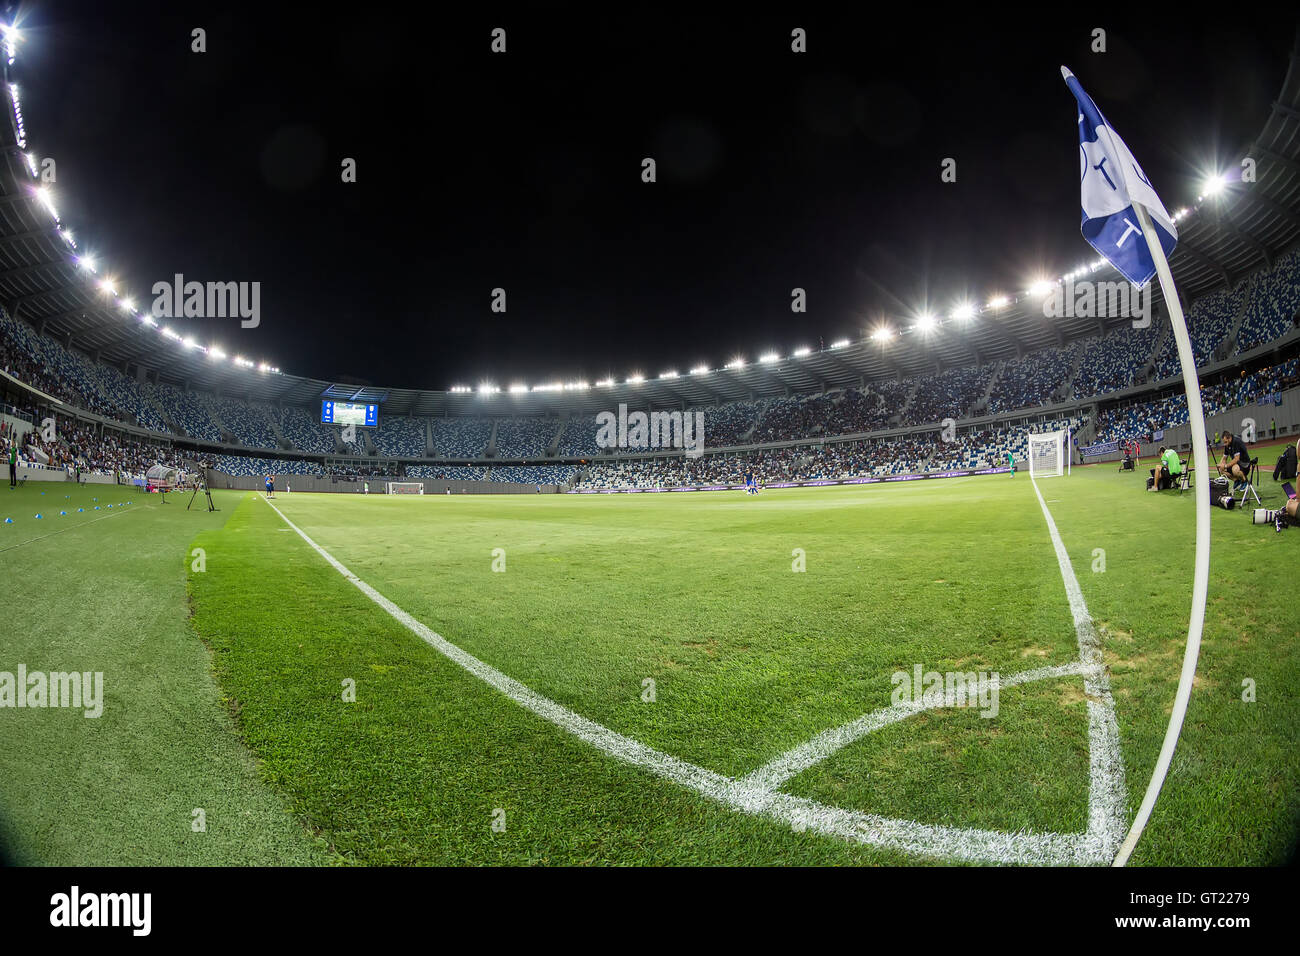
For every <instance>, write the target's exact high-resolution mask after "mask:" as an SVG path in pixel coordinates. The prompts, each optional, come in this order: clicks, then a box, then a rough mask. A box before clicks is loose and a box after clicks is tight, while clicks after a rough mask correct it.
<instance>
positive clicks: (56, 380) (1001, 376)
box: [0, 252, 1300, 487]
mask: <svg viewBox="0 0 1300 956" xmlns="http://www.w3.org/2000/svg"><path fill="white" fill-rule="evenodd" d="M1298 272H1300V253H1297V252H1292V253H1290V254H1288V255H1285V256H1283V257H1281V258H1280V259H1279V260H1278V261H1277V263H1276V264H1275V266H1274V268H1273V269H1272V270H1271V271H1263V272H1261V273H1259V274H1257V275H1256V276H1254V277H1253V278H1249V279H1247V280H1244V281H1242V282H1241V283H1239V284H1238V286H1237V287H1236V288H1235V289H1233V290H1227V289H1220V290H1218V291H1215V292H1211V293H1208V294H1207V295H1204V296H1202V297H1201V298H1200V299H1198V300H1197V301H1196V302H1195V303H1193V304H1192V306H1191V307H1190V308H1189V310H1188V320H1189V325H1190V329H1191V335H1192V339H1193V347H1194V350H1195V351H1196V353H1197V356H1198V362H1206V361H1209V360H1210V359H1211V358H1212V357H1213V356H1214V355H1215V352H1216V350H1220V353H1221V354H1222V347H1223V346H1225V345H1226V344H1227V343H1228V340H1229V337H1230V336H1231V334H1232V329H1233V324H1234V322H1236V321H1237V319H1238V318H1240V319H1241V327H1240V329H1239V330H1238V351H1245V350H1249V349H1251V348H1254V347H1255V346H1257V345H1259V344H1261V343H1264V342H1269V341H1273V340H1274V339H1275V338H1277V337H1278V336H1282V335H1286V334H1287V333H1288V332H1289V331H1290V330H1291V329H1292V328H1293V327H1294V325H1295V322H1296V309H1297V307H1300V279H1298V278H1297V273H1298ZM1162 334H1163V335H1164V338H1163V339H1162V340H1160V341H1161V343H1162V344H1161V347H1160V349H1159V350H1158V353H1159V354H1158V355H1156V357H1155V359H1154V360H1152V358H1151V352H1152V350H1153V349H1154V348H1155V343H1156V341H1157V338H1158V337H1159V336H1160V335H1162ZM1172 360H1173V347H1172V337H1171V336H1170V335H1168V333H1167V332H1166V331H1165V330H1162V329H1160V328H1159V327H1154V328H1147V329H1134V328H1132V327H1131V326H1129V325H1124V326H1120V327H1118V328H1116V329H1112V330H1111V331H1109V332H1107V333H1106V334H1104V335H1101V336H1092V337H1085V338H1082V339H1078V340H1075V341H1073V342H1070V343H1068V344H1067V345H1066V346H1064V347H1050V348H1046V349H1040V350H1037V351H1034V352H1029V353H1027V354H1026V355H1024V356H1022V357H1020V358H1017V359H1013V360H1010V361H1008V362H1007V363H1006V364H1005V365H1004V366H1003V367H1001V369H1000V370H998V372H997V375H996V381H994V382H993V383H992V388H991V390H990V388H989V386H990V379H991V378H992V377H993V375H994V367H993V366H990V365H979V366H974V365H972V366H964V367H957V368H950V369H947V370H945V371H943V372H941V373H938V374H936V375H929V376H920V377H917V378H910V379H909V378H901V379H899V378H892V379H886V380H879V381H874V382H871V383H870V384H869V385H867V386H863V387H844V388H832V389H827V390H824V391H819V392H814V393H808V394H800V395H787V396H781V397H770V398H749V399H741V400H737V401H731V402H724V403H721V404H715V405H712V406H708V407H707V408H704V409H703V411H704V413H705V436H704V437H705V447H706V450H709V449H715V448H719V447H729V446H736V445H749V444H759V445H762V444H767V443H775V442H809V441H812V440H831V439H834V438H836V437H838V436H847V435H863V434H870V433H872V432H878V431H881V430H883V429H885V428H907V427H915V428H924V427H925V426H933V425H935V424H937V423H938V422H940V421H942V420H943V419H944V418H947V417H952V418H956V419H958V420H959V421H960V420H961V419H962V418H963V417H965V416H967V415H968V414H969V413H970V412H971V411H972V410H974V409H977V408H978V406H979V405H980V404H982V399H983V396H984V394H985V392H986V391H987V392H988V394H989V396H990V402H989V412H990V413H991V414H992V415H997V416H1002V415H1007V416H1012V415H1014V414H1016V413H1020V414H1025V413H1029V412H1033V411H1034V410H1036V409H1038V408H1040V407H1041V406H1042V405H1043V404H1045V403H1047V402H1049V401H1051V400H1052V399H1053V398H1056V397H1061V396H1063V395H1067V393H1068V391H1069V389H1062V386H1063V385H1065V384H1066V382H1065V380H1066V378H1067V376H1068V373H1069V372H1070V370H1071V368H1074V367H1075V363H1076V362H1077V368H1076V370H1075V373H1074V375H1073V377H1072V381H1071V382H1070V383H1069V386H1070V387H1071V388H1072V390H1073V395H1074V397H1075V399H1076V400H1077V401H1084V400H1086V399H1089V398H1097V399H1100V400H1101V402H1102V404H1103V405H1104V404H1105V398H1106V396H1107V395H1108V394H1109V393H1111V392H1114V391H1116V390H1119V389H1124V388H1128V387H1130V386H1131V385H1134V384H1139V381H1138V380H1139V379H1140V378H1141V376H1142V373H1143V371H1144V369H1145V368H1146V365H1147V362H1148V361H1154V363H1155V367H1156V373H1157V377H1158V378H1167V377H1168V376H1169V375H1171V374H1173V372H1175V371H1176V365H1175V364H1171V363H1172ZM1298 361H1300V360H1297V359H1295V358H1289V359H1287V360H1286V361H1283V362H1279V363H1277V364H1275V365H1272V366H1270V367H1267V368H1260V369H1257V370H1255V371H1250V372H1247V371H1246V370H1244V369H1243V370H1239V373H1238V374H1236V375H1235V377H1230V376H1224V375H1221V377H1220V379H1219V380H1218V381H1216V382H1214V383H1213V384H1210V385H1207V386H1206V387H1205V388H1204V390H1203V393H1204V400H1205V407H1206V410H1207V412H1208V413H1213V412H1215V411H1220V410H1223V409H1229V408H1233V407H1238V406H1241V405H1244V404H1247V403H1249V402H1253V401H1263V400H1267V399H1268V398H1269V396H1271V395H1273V394H1275V393H1277V392H1279V391H1281V389H1283V388H1289V387H1294V386H1295V385H1296V384H1297V364H1298ZM0 368H3V369H4V370H5V371H6V372H8V373H9V374H11V375H12V376H13V377H14V378H16V379H18V380H19V381H21V382H25V383H27V384H29V385H31V386H33V387H34V388H38V389H40V390H41V391H44V392H46V393H48V394H50V395H53V396H55V397H57V398H59V399H61V400H62V401H65V402H67V403H69V404H70V405H72V406H74V407H76V408H80V409H83V410H85V411H86V412H91V413H93V414H95V415H99V416H102V417H104V418H106V419H109V420H111V421H116V422H121V423H125V424H129V425H138V426H141V427H143V428H147V429H151V430H152V431H153V432H154V433H155V434H156V436H157V438H159V439H165V438H167V437H172V436H174V437H176V438H178V439H180V440H182V441H183V440H184V439H185V438H190V439H196V440H200V441H204V442H212V443H217V444H220V443H221V442H222V441H223V440H224V439H223V431H225V432H228V433H229V435H230V438H231V440H232V441H233V442H235V443H237V444H238V445H240V446H244V447H250V448H265V449H268V450H269V449H275V448H277V446H278V445H279V443H280V442H279V438H280V437H281V436H282V437H283V438H284V439H286V440H287V441H288V442H289V443H290V444H291V445H292V446H293V447H294V448H295V449H296V450H298V451H300V452H301V453H302V454H303V455H305V456H316V457H317V459H318V460H315V461H311V460H306V461H293V462H287V461H284V460H280V459H272V458H266V457H260V456H256V455H253V456H248V455H246V454H242V453H238V452H237V450H236V449H232V451H236V452H237V453H234V454H228V455H224V456H222V457H221V458H220V459H219V468H220V469H221V470H228V473H230V474H232V475H261V474H267V473H271V472H276V473H281V472H282V473H285V474H313V475H335V476H344V475H365V476H371V477H382V476H383V473H384V472H385V471H398V472H403V473H405V474H406V475H410V476H413V477H439V478H458V479H462V480H463V479H478V480H500V481H519V482H524V483H538V484H547V485H551V484H559V485H564V484H567V483H569V482H571V481H574V480H579V479H580V481H581V482H582V484H583V485H584V486H594V485H597V484H598V485H601V486H610V485H613V484H619V483H623V484H626V483H628V482H651V485H650V486H652V487H653V486H654V483H665V484H677V483H680V482H682V481H685V480H687V479H689V480H691V481H693V482H694V481H705V482H717V481H731V480H733V478H734V474H735V473H738V470H743V469H744V468H745V467H755V468H757V469H758V470H759V471H760V473H763V474H764V475H765V476H767V477H768V478H769V480H793V479H795V478H796V477H797V478H799V479H816V478H829V477H844V476H849V477H853V476H862V475H875V476H892V475H902V474H910V473H916V472H921V471H933V470H936V469H937V470H943V469H950V468H953V469H955V468H969V467H981V466H987V465H990V464H993V465H996V464H999V463H1000V461H1001V460H1002V459H1003V458H1004V456H1005V453H1006V451H1007V450H1008V449H1010V450H1012V451H1013V453H1018V452H1019V453H1023V440H1022V439H1018V438H1017V437H1016V432H1015V430H1014V429H1013V430H1012V431H1010V432H1006V431H1004V430H1003V429H1000V428H998V427H994V426H989V427H981V428H979V429H977V430H974V431H971V430H965V431H963V432H962V433H961V434H960V436H959V438H958V440H957V441H956V442H952V443H941V442H938V441H937V438H936V435H935V434H934V433H930V434H928V435H922V436H917V435H904V436H901V437H891V438H889V439H879V438H874V439H868V440H866V441H863V442H858V441H848V442H838V443H836V442H834V441H830V443H828V444H825V445H820V446H814V445H809V444H804V445H801V446H797V447H792V448H779V449H778V448H767V449H758V450H756V451H753V452H740V453H736V454H734V455H731V456H728V455H719V454H716V453H709V454H706V455H705V456H704V457H703V458H699V459H690V458H681V457H678V458H675V459H674V458H665V459H654V460H650V461H639V460H622V459H629V458H632V457H635V455H636V454H637V452H636V450H623V451H622V454H620V455H619V456H616V457H612V456H610V455H607V454H602V453H601V449H599V448H597V446H596V434H597V425H596V418H595V415H594V414H591V413H584V412H574V413H571V414H570V417H568V419H567V420H566V421H564V423H563V426H561V419H560V418H558V417H553V416H542V415H531V416H524V417H499V418H497V419H495V420H493V419H489V418H486V417H473V416H455V415H452V416H447V415H443V416H440V417H436V418H433V419H424V418H418V417H409V416H403V415H386V416H383V417H382V418H381V423H380V427H378V428H377V429H361V430H359V433H358V437H357V441H356V442H355V443H353V444H352V445H350V446H348V447H346V448H345V449H344V451H345V452H346V453H348V454H351V455H354V456H363V455H370V454H372V453H373V452H377V453H378V454H379V455H380V456H383V457H386V458H390V459H407V460H414V459H421V458H425V456H426V453H427V448H426V444H427V442H426V438H427V433H426V423H430V422H431V426H432V438H433V445H434V452H433V454H434V455H435V457H444V458H452V459H460V460H463V461H475V460H481V459H483V457H484V453H485V451H486V449H487V444H488V440H489V438H490V437H491V436H492V434H493V431H494V429H495V435H496V441H495V454H496V456H497V458H499V459H503V460H527V459H529V458H542V457H544V456H545V454H546V452H547V450H548V447H549V446H550V444H551V443H552V441H554V440H555V437H556V433H557V431H558V432H559V444H558V456H559V458H561V459H565V458H567V459H588V460H591V459H597V460H598V464H596V465H594V466H591V467H586V466H580V467H575V465H574V464H571V463H568V462H562V461H557V462H555V463H553V464H549V463H548V464H546V465H539V466H531V465H530V466H497V467H493V466H491V465H490V463H488V462H486V461H484V462H483V463H482V464H481V465H480V464H475V465H461V466H451V465H438V464H429V463H419V464H417V463H415V462H414V461H411V463H410V464H408V465H405V466H395V465H379V464H377V465H375V466H359V465H351V466H344V465H331V464H327V463H326V462H325V461H324V460H321V459H325V458H326V457H327V456H330V455H333V454H335V452H336V451H337V450H338V447H337V442H338V438H339V430H338V429H337V428H333V427H330V426H326V425H322V424H320V422H319V421H318V418H317V414H316V410H315V409H314V408H312V409H308V408H303V407H300V406H297V405H293V404H284V405H283V406H279V405H272V404H270V403H268V402H262V401H244V400H241V399H236V398H232V397H229V396H225V395H222V396H218V395H215V394H212V393H209V392H203V391H185V390H183V389H182V388H181V387H179V386H177V385H176V384H173V383H170V382H167V381H163V382H158V383H155V382H152V381H144V382H141V381H138V380H137V379H136V378H133V377H131V376H130V375H127V374H124V373H123V372H122V371H121V370H120V369H118V368H116V367H114V366H111V365H107V364H97V363H96V362H94V361H92V360H91V359H90V357H89V356H87V355H84V354H82V353H80V352H78V351H76V350H74V349H70V348H68V347H66V346H65V345H64V344H63V343H62V342H59V341H57V340H56V339H54V338H53V337H51V336H48V335H42V334H40V333H37V332H36V331H35V329H34V328H32V327H31V326H29V325H27V324H26V323H25V322H23V321H19V320H15V319H13V318H11V317H10V316H9V315H8V314H7V313H5V312H3V311H2V310H0ZM691 410H693V409H691ZM31 414H32V415H33V416H36V415H37V414H38V413H37V411H36V410H35V409H32V411H31ZM1186 419H1187V409H1186V402H1185V401H1184V400H1183V398H1182V397H1181V396H1179V395H1170V396H1161V397H1155V398H1152V397H1148V398H1146V399H1145V400H1139V401H1135V402H1129V403H1127V404H1125V405H1123V406H1121V407H1117V408H1108V409H1104V410H1102V411H1100V412H1099V413H1098V416H1097V421H1096V430H1095V435H1094V436H1093V438H1092V439H1091V440H1093V441H1099V442H1101V441H1109V440H1114V439H1117V438H1121V437H1149V436H1150V435H1152V434H1154V433H1156V432H1159V431H1160V430H1161V429H1163V428H1168V427H1170V426H1172V425H1177V424H1182V423H1184V422H1186ZM1072 424H1073V425H1074V427H1076V428H1077V427H1078V424H1079V421H1078V420H1077V419H1075V420H1073V421H1072ZM1038 427H1040V428H1041V427H1046V426H1038ZM68 435H69V439H68V444H67V445H66V446H65V445H59V446H57V447H53V448H49V449H45V448H42V447H41V446H40V445H39V444H36V445H32V446H31V454H32V455H33V456H34V458H33V460H39V458H40V456H45V457H47V458H51V459H53V460H55V461H59V462H68V461H71V462H73V463H80V464H82V466H83V467H84V468H86V469H94V468H110V470H111V467H110V466H111V465H112V464H113V463H116V466H117V467H118V468H119V470H121V471H123V472H127V471H129V470H130V469H131V468H134V467H137V466H138V465H139V464H140V463H141V462H143V461H146V460H147V459H149V458H150V457H158V458H160V459H162V458H163V457H164V456H170V457H167V460H169V461H170V460H179V456H180V453H176V452H172V451H171V450H170V449H168V448H167V447H166V445H164V444H158V445H155V444H151V441H152V439H150V440H146V441H137V440H135V439H133V438H126V437H124V436H119V437H113V436H112V435H111V434H109V433H108V432H107V431H105V430H104V429H101V430H100V432H98V433H95V432H94V431H93V429H91V430H90V431H87V430H86V427H85V426H83V425H78V424H76V423H73V424H71V425H70V426H69V432H68ZM95 435H98V437H97V438H94V443H92V437H93V436H95ZM367 437H368V438H369V440H370V442H373V452H372V449H371V447H370V443H369V442H368V441H367ZM232 469H233V470H232ZM391 477H400V475H397V476H391Z"/></svg>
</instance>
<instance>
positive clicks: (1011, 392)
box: [989, 345, 1079, 415]
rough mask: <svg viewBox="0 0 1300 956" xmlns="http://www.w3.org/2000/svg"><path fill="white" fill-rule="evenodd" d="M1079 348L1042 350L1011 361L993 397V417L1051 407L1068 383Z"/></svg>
mask: <svg viewBox="0 0 1300 956" xmlns="http://www.w3.org/2000/svg"><path fill="white" fill-rule="evenodd" d="M1077 348H1079V346H1078V345H1068V346H1065V347H1064V348H1048V349H1039V350H1038V351H1037V352H1030V353H1029V354H1027V355H1023V356H1021V357H1019V358H1015V359H1012V360H1011V361H1009V362H1007V364H1006V366H1005V367H1004V368H1003V369H1002V372H1001V374H1000V375H999V376H998V381H997V384H996V385H994V386H993V392H992V394H991V395H990V396H989V411H990V412H992V413H993V414H995V415H996V414H1002V413H1004V412H1011V411H1015V410H1016V409H1020V408H1033V407H1035V406H1038V405H1047V404H1050V403H1051V401H1052V397H1053V393H1054V392H1055V391H1056V390H1057V389H1058V388H1060V386H1061V385H1063V384H1065V379H1066V375H1067V374H1068V373H1069V371H1070V366H1071V365H1073V363H1074V357H1075V350H1076V349H1077Z"/></svg>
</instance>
